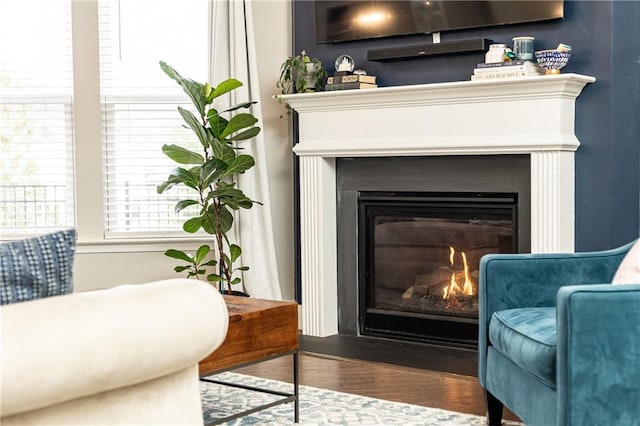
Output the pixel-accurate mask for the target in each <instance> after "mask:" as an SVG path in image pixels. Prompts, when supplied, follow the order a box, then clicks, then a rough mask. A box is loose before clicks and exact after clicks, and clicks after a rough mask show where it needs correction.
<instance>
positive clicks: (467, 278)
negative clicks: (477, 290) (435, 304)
mask: <svg viewBox="0 0 640 426" xmlns="http://www.w3.org/2000/svg"><path fill="white" fill-rule="evenodd" d="M449 252H450V253H449V262H450V263H451V266H453V260H454V258H455V254H456V250H455V249H454V248H453V247H449ZM460 253H461V254H462V263H463V265H464V283H463V285H462V287H460V286H459V285H458V283H457V282H456V273H455V272H453V273H452V274H451V283H450V284H449V285H448V286H446V287H445V288H444V290H443V294H442V298H443V299H449V298H451V297H454V296H462V295H464V296H472V295H473V283H472V281H471V274H470V273H469V264H468V263H467V255H466V254H465V253H464V252H463V251H461V252H460Z"/></svg>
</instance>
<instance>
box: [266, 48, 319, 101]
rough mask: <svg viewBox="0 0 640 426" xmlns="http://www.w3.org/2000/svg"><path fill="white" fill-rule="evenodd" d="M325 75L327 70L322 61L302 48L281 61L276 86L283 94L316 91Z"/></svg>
mask: <svg viewBox="0 0 640 426" xmlns="http://www.w3.org/2000/svg"><path fill="white" fill-rule="evenodd" d="M326 76H327V71H326V70H325V68H324V66H323V65H322V62H320V60H319V59H317V58H312V57H310V56H309V55H307V52H306V51H305V50H302V51H301V52H300V53H299V54H298V55H294V56H289V57H288V58H287V59H286V60H285V61H284V62H283V63H282V65H281V66H280V78H279V79H278V82H277V83H276V87H278V88H279V89H280V93H282V94H283V95H286V94H289V93H309V92H316V91H319V90H321V89H322V83H323V82H324V79H325V77H326Z"/></svg>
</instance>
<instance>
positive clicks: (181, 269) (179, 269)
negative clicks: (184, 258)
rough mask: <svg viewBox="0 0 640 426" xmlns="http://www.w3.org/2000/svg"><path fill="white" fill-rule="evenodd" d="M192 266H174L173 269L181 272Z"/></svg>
mask: <svg viewBox="0 0 640 426" xmlns="http://www.w3.org/2000/svg"><path fill="white" fill-rule="evenodd" d="M190 267H191V265H189V266H176V267H175V268H173V270H174V271H176V272H177V273H180V272H184V271H186V270H187V269H189V268H190Z"/></svg>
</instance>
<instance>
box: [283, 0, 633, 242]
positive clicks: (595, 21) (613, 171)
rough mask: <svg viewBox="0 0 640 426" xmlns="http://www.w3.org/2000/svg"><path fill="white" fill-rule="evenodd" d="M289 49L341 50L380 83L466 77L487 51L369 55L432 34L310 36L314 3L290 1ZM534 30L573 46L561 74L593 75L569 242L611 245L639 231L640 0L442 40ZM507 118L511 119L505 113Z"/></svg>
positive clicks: (541, 38)
mask: <svg viewBox="0 0 640 426" xmlns="http://www.w3.org/2000/svg"><path fill="white" fill-rule="evenodd" d="M293 7H294V8H293V16H294V25H293V28H294V46H293V47H294V51H295V52H299V51H300V50H303V49H305V50H306V51H307V53H308V54H309V55H311V56H314V57H317V58H318V59H320V60H321V61H322V62H323V64H324V65H325V67H326V68H327V69H328V70H329V71H330V72H331V71H333V69H334V67H333V64H334V61H335V58H337V57H338V56H339V55H340V54H343V53H344V54H348V55H350V56H351V57H353V59H354V60H355V62H356V68H361V69H365V70H367V72H368V73H369V74H373V75H377V76H378V82H379V85H380V86H398V85H407V84H421V83H437V82H447V81H460V80H469V78H470V75H471V74H472V73H473V68H474V66H475V64H476V63H478V62H483V60H484V53H483V52H477V53H465V54H454V55H441V56H431V57H426V58H419V59H409V60H402V61H392V62H368V61H367V60H366V57H367V50H369V49H376V48H382V47H392V46H407V45H412V44H421V43H430V42H431V36H430V35H417V36H406V37H395V38H386V39H375V40H360V41H353V42H345V43H339V44H316V42H315V22H314V19H315V18H314V11H313V2H312V1H309V0H295V1H294V4H293ZM518 35H531V36H534V37H535V38H536V41H535V48H536V50H540V49H553V48H555V47H556V46H557V45H558V43H559V42H563V43H567V44H570V45H571V46H572V47H573V55H572V58H571V60H570V61H569V64H568V65H567V66H566V67H565V68H564V69H563V72H573V73H579V74H585V75H592V76H594V77H596V79H597V81H596V82H595V83H594V84H589V85H587V87H585V89H584V90H583V92H582V94H581V95H580V96H579V97H578V99H577V103H576V135H577V137H578V139H579V140H580V142H581V146H580V148H578V151H577V152H576V250H577V251H587V250H599V249H604V248H609V247H616V246H618V245H621V244H623V243H626V242H628V241H631V240H632V239H634V238H637V237H638V235H640V231H639V221H640V100H639V99H640V89H639V86H640V83H639V80H640V2H636V1H617V0H615V1H565V18H564V19H563V20H556V21H549V22H540V23H534V24H518V25H508V26H501V27H492V28H483V29H474V30H462V31H453V32H449V33H442V34H441V41H443V42H446V41H454V40H465V39H471V38H478V37H485V38H488V39H491V40H493V41H494V42H500V43H506V44H508V45H510V44H511V38H512V37H514V36H518ZM503 119H504V121H505V126H508V124H509V117H503Z"/></svg>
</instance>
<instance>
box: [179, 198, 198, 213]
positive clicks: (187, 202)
mask: <svg viewBox="0 0 640 426" xmlns="http://www.w3.org/2000/svg"><path fill="white" fill-rule="evenodd" d="M196 204H198V205H199V204H200V203H199V202H197V201H196V200H181V201H178V202H177V203H176V206H175V207H174V208H173V210H174V211H175V212H176V213H180V212H181V211H182V210H183V209H184V208H186V207H189V206H193V205H196Z"/></svg>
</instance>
